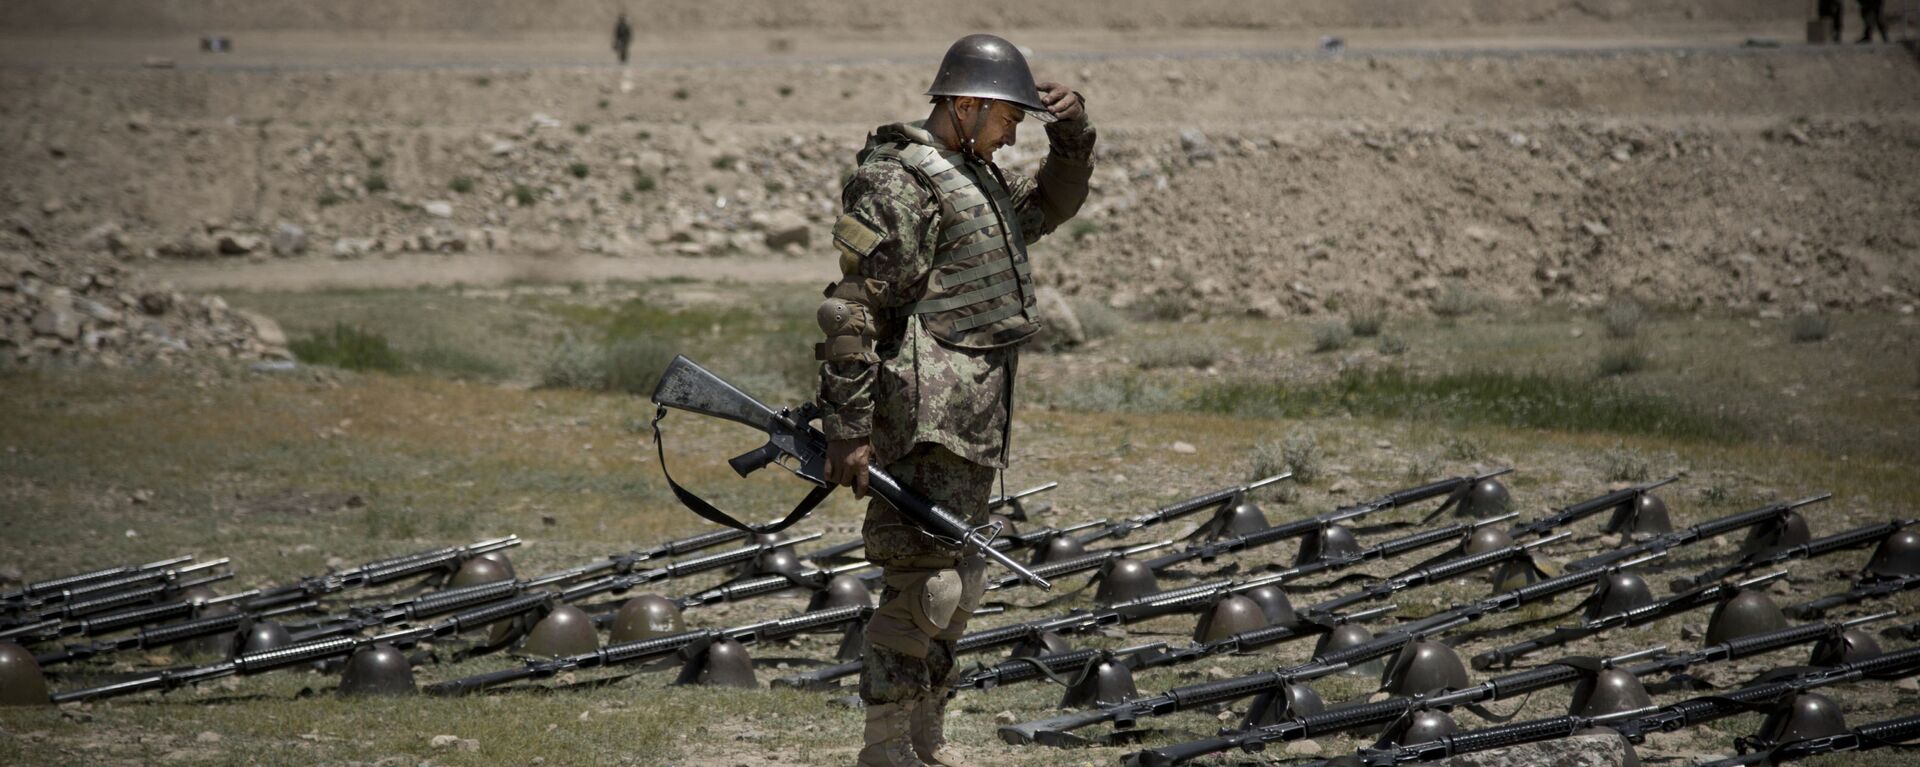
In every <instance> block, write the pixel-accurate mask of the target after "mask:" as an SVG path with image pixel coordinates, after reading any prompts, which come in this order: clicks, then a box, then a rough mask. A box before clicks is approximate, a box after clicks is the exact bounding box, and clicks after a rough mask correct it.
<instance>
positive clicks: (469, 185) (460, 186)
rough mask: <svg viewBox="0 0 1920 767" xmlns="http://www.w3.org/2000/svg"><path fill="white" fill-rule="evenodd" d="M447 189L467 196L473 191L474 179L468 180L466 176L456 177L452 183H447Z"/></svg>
mask: <svg viewBox="0 0 1920 767" xmlns="http://www.w3.org/2000/svg"><path fill="white" fill-rule="evenodd" d="M447 188H448V189H451V190H453V191H455V192H457V193H459V194H466V193H468V192H471V191H473V179H470V178H467V177H466V176H454V177H453V180H452V181H448V182H447Z"/></svg>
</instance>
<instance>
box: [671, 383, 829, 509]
mask: <svg viewBox="0 0 1920 767" xmlns="http://www.w3.org/2000/svg"><path fill="white" fill-rule="evenodd" d="M666 417H667V408H666V407H665V406H662V407H660V408H659V409H658V410H656V411H655V412H654V414H653V449H654V452H656V453H658V454H659V455H660V475H661V476H664V477H666V478H667V487H669V488H672V489H673V497H675V498H678V499H680V504H681V505H683V506H686V507H687V508H688V509H691V510H692V511H693V513H695V514H698V515H700V516H701V517H702V518H704V519H706V520H707V521H708V522H712V523H714V524H716V525H723V526H726V527H731V528H733V529H735V530H745V531H747V532H749V533H754V534H757V535H765V534H767V533H777V532H780V531H781V530H785V529H787V528H789V527H792V526H793V525H794V523H795V522H799V521H800V520H802V519H805V518H806V516H807V515H808V514H811V513H813V509H814V507H816V506H819V505H820V502H821V501H824V500H826V499H827V496H828V495H829V494H831V493H832V492H833V489H834V486H833V485H817V486H815V487H814V488H813V490H811V491H809V492H808V493H807V497H805V498H802V499H800V503H799V505H796V506H794V507H793V511H789V512H787V516H786V518H785V519H782V520H780V521H778V522H774V523H772V524H768V525H754V524H749V523H746V522H742V521H740V520H738V519H734V518H733V516H732V515H729V514H727V513H726V512H724V511H721V510H720V509H718V508H716V507H714V505H713V504H711V503H707V500H706V499H705V498H701V497H700V496H698V495H695V494H694V492H693V491H692V490H688V489H686V488H684V487H681V486H680V483H679V482H676V481H674V479H673V474H672V472H669V471H667V446H666V441H665V440H664V439H663V438H662V437H661V434H660V421H661V419H664V418H666Z"/></svg>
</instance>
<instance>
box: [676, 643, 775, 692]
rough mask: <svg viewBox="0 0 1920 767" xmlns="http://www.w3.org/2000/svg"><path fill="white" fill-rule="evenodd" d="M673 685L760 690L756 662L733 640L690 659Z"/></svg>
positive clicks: (712, 646)
mask: <svg viewBox="0 0 1920 767" xmlns="http://www.w3.org/2000/svg"><path fill="white" fill-rule="evenodd" d="M674 684H704V685H713V686H716V687H743V688H746V689H754V688H757V687H759V686H760V680H759V678H758V677H755V676H754V675H753V658H752V657H750V656H748V655H747V648H745V647H743V646H741V644H740V642H739V641H738V640H735V639H733V638H732V637H721V638H719V639H715V640H713V642H712V643H711V644H709V645H707V647H706V649H705V650H702V651H701V652H699V653H697V654H695V655H694V656H693V657H692V658H691V659H689V660H688V661H687V665H685V666H682V667H681V668H680V677H679V678H678V679H676V680H674Z"/></svg>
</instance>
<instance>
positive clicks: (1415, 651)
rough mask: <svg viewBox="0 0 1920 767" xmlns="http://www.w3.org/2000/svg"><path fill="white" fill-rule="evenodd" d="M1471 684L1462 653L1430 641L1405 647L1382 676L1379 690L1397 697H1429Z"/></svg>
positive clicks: (1420, 641)
mask: <svg viewBox="0 0 1920 767" xmlns="http://www.w3.org/2000/svg"><path fill="white" fill-rule="evenodd" d="M1468 684H1469V682H1468V681H1467V665H1466V664H1465V663H1461V662H1460V654H1459V653H1456V652H1454V651H1453V648H1451V647H1448V646H1446V645H1445V644H1442V643H1440V642H1435V641H1432V640H1427V639H1422V640H1419V641H1416V642H1408V643H1407V644H1406V645H1404V646H1402V647H1401V648H1400V651H1399V652H1397V653H1395V654H1394V656H1393V662H1392V663H1390V664H1388V665H1387V669H1386V671H1385V672H1383V673H1382V674H1381V675H1380V689H1381V690H1382V691H1384V692H1388V693H1392V694H1394V695H1426V694H1428V693H1431V692H1434V691H1436V690H1458V689H1461V688H1464V687H1466V686H1467V685H1468Z"/></svg>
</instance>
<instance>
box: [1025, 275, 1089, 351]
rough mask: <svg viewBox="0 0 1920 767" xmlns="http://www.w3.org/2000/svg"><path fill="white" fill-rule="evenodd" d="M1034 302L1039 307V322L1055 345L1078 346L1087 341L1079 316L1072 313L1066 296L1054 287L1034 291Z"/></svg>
mask: <svg viewBox="0 0 1920 767" xmlns="http://www.w3.org/2000/svg"><path fill="white" fill-rule="evenodd" d="M1033 297H1034V303H1035V304H1037V305H1038V307H1039V309H1040V322H1041V323H1043V324H1044V325H1045V326H1046V332H1047V334H1048V335H1050V336H1052V337H1053V338H1054V339H1056V341H1055V345H1058V346H1079V345H1080V344H1084V343H1086V342H1087V330H1086V328H1085V327H1082V326H1081V325H1080V317H1079V315H1076V314H1074V313H1073V305H1072V304H1069V303H1067V297H1066V296H1064V295H1061V294H1060V290H1059V289H1058V288H1054V287H1051V286H1049V287H1043V288H1040V289H1039V290H1036V291H1034V296H1033Z"/></svg>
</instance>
